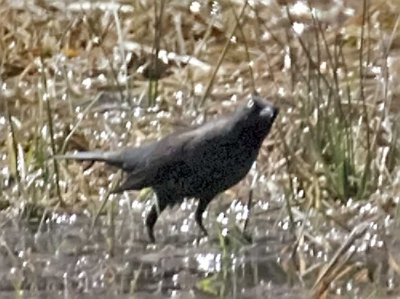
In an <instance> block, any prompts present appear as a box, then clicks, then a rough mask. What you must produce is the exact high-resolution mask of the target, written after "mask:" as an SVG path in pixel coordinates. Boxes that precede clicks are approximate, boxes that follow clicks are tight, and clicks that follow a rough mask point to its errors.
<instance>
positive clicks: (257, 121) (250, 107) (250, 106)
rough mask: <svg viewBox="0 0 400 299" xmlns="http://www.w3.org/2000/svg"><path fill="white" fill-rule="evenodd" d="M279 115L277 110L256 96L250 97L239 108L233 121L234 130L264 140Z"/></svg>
mask: <svg viewBox="0 0 400 299" xmlns="http://www.w3.org/2000/svg"><path fill="white" fill-rule="evenodd" d="M278 113H279V109H278V108H277V107H275V106H274V105H273V104H272V103H270V102H268V101H266V100H264V99H263V98H261V97H260V96H258V95H252V96H251V98H250V99H249V100H248V101H247V103H245V104H244V105H243V106H241V107H240V108H239V110H238V111H237V113H236V115H235V117H234V119H235V123H236V124H235V128H236V129H238V130H245V131H249V130H250V131H251V132H252V133H254V134H257V136H259V137H260V138H262V139H264V138H265V137H266V136H267V134H268V133H269V130H270V129H271V127H272V124H273V122H274V120H275V118H276V117H277V115H278Z"/></svg>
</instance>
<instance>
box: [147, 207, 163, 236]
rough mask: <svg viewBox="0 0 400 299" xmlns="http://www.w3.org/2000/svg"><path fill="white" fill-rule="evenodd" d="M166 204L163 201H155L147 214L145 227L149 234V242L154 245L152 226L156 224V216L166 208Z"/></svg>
mask: <svg viewBox="0 0 400 299" xmlns="http://www.w3.org/2000/svg"><path fill="white" fill-rule="evenodd" d="M166 206H167V204H166V202H165V201H164V200H157V202H156V203H154V204H153V206H152V207H151V209H150V212H149V214H148V215H147V218H146V227H147V233H148V234H149V238H150V241H151V242H152V243H155V241H156V239H155V238H154V225H155V224H156V221H157V218H158V216H159V215H160V214H161V212H162V211H163V210H164V209H165V208H166Z"/></svg>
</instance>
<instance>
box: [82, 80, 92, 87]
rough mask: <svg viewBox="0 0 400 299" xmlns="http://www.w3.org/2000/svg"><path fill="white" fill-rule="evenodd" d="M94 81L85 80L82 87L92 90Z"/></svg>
mask: <svg viewBox="0 0 400 299" xmlns="http://www.w3.org/2000/svg"><path fill="white" fill-rule="evenodd" d="M92 83H93V80H92V79H91V78H86V79H83V81H82V86H83V87H84V88H86V89H90V88H91V87H92Z"/></svg>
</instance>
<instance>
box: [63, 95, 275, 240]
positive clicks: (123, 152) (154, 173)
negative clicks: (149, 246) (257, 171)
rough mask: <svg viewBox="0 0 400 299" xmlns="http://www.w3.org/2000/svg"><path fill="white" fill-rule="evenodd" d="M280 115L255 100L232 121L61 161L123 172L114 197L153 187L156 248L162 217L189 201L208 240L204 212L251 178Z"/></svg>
mask: <svg viewBox="0 0 400 299" xmlns="http://www.w3.org/2000/svg"><path fill="white" fill-rule="evenodd" d="M278 111H279V110H278V108H277V107H275V106H274V105H273V104H271V103H270V102H267V101H265V100H263V99H262V98H261V97H260V96H259V95H253V96H252V97H251V98H250V99H249V100H248V101H247V102H246V103H245V104H244V105H242V106H240V107H239V108H238V109H237V110H236V112H235V113H233V114H232V115H230V116H228V117H225V118H220V119H217V120H213V121H210V122H207V123H205V124H203V125H201V126H198V127H194V128H190V129H187V130H185V131H183V132H182V131H180V132H175V133H172V134H170V135H167V136H165V137H164V138H162V139H160V140H158V141H153V142H150V143H147V144H145V145H142V146H140V147H126V148H123V149H120V150H116V151H110V152H101V151H90V152H75V153H67V154H65V155H59V156H56V158H59V159H73V160H80V161H92V162H94V161H101V162H105V163H107V164H109V165H113V166H116V167H118V168H121V169H122V170H124V171H125V172H126V173H127V177H126V179H125V181H124V182H123V183H122V184H121V185H120V186H118V187H117V188H115V189H114V190H113V192H114V193H118V192H123V191H126V190H140V189H142V188H145V187H151V188H152V189H153V191H154V192H155V193H156V196H157V202H156V203H154V204H153V206H152V207H151V210H150V212H149V214H148V215H147V218H146V227H147V231H148V235H149V238H150V240H151V241H152V242H155V238H154V232H153V228H154V225H155V223H156V221H157V218H158V216H159V215H160V213H161V212H162V211H163V210H164V209H165V208H166V207H167V206H171V207H172V206H174V205H175V204H177V203H181V202H182V201H183V200H184V198H186V197H193V198H196V199H198V200H199V204H198V206H197V210H196V213H195V220H196V222H197V224H198V226H199V227H200V229H201V231H202V232H203V233H204V234H207V231H206V229H205V228H204V225H203V220H202V215H203V212H204V211H205V209H206V208H207V206H208V204H209V203H210V201H211V200H212V199H213V198H214V197H215V196H216V195H217V194H218V193H220V192H223V191H225V190H226V189H228V188H230V187H232V186H233V185H235V184H236V183H238V182H239V181H240V180H241V179H242V178H243V177H244V176H245V175H246V174H247V173H248V171H249V170H250V168H251V166H252V164H253V163H254V161H255V160H256V158H257V155H258V152H259V150H260V147H261V144H262V142H263V140H264V139H265V137H266V136H267V135H268V133H269V131H270V129H271V126H272V124H273V122H274V120H275V118H276V116H277V115H278Z"/></svg>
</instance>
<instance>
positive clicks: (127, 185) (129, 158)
mask: <svg viewBox="0 0 400 299" xmlns="http://www.w3.org/2000/svg"><path fill="white" fill-rule="evenodd" d="M192 138H193V137H192V135H191V134H189V135H184V134H183V135H181V134H172V135H169V136H166V137H165V138H163V139H161V140H159V141H157V142H154V143H151V144H149V145H145V146H142V147H138V148H137V149H136V150H135V151H130V152H129V151H123V152H121V155H122V156H123V157H124V159H123V160H125V163H124V167H123V169H124V170H126V171H127V172H128V176H127V178H126V179H125V181H124V182H123V183H122V184H121V185H120V186H119V187H117V188H116V189H115V190H114V191H113V192H122V191H125V190H139V189H142V188H145V187H149V186H153V185H157V184H160V183H162V180H163V179H167V177H168V174H169V170H171V171H173V170H174V169H175V168H176V167H178V165H179V164H180V163H181V161H182V157H183V155H184V151H185V146H186V144H187V143H188V142H190V140H191V139H192Z"/></svg>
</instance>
